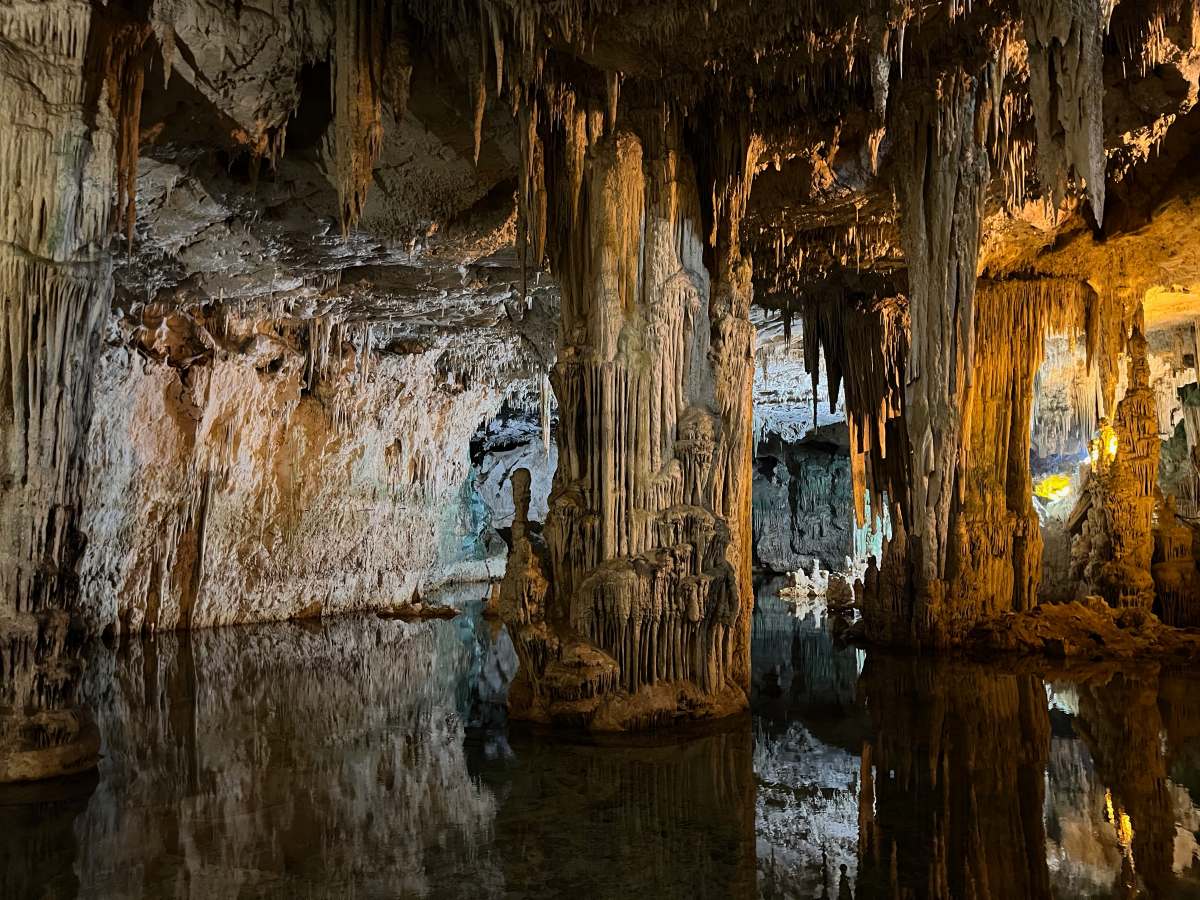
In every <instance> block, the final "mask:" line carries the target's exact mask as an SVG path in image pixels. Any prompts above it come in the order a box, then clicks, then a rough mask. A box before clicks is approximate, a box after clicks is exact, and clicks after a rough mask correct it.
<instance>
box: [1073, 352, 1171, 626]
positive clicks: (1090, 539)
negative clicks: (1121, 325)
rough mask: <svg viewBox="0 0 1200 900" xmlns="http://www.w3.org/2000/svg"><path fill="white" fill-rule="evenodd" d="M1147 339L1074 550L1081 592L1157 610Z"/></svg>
mask: <svg viewBox="0 0 1200 900" xmlns="http://www.w3.org/2000/svg"><path fill="white" fill-rule="evenodd" d="M1149 374H1150V369H1149V366H1148V365H1147V362H1146V339H1145V338H1144V337H1142V334H1141V332H1140V331H1137V330H1136V329H1135V331H1134V333H1133V335H1132V336H1131V337H1130V339H1129V384H1128V387H1127V389H1126V392H1125V396H1124V397H1123V398H1122V400H1121V402H1120V403H1118V404H1117V411H1116V416H1115V418H1114V421H1113V424H1112V426H1111V427H1109V426H1108V425H1107V423H1103V424H1102V425H1101V428H1100V434H1099V436H1098V437H1097V438H1096V440H1095V441H1094V442H1093V445H1092V450H1091V461H1092V469H1091V476H1090V478H1089V479H1088V483H1087V489H1086V492H1085V496H1084V497H1082V498H1081V500H1080V503H1081V505H1085V506H1084V507H1083V508H1084V509H1085V510H1086V515H1087V520H1086V522H1085V523H1084V525H1083V530H1082V533H1081V534H1080V535H1079V536H1078V537H1077V538H1076V539H1075V542H1074V544H1073V545H1072V549H1071V552H1072V557H1073V559H1074V560H1075V565H1074V570H1075V571H1074V574H1075V575H1076V577H1078V578H1080V579H1081V582H1082V584H1081V590H1085V591H1087V592H1088V593H1093V594H1098V595H1100V596H1102V597H1103V598H1104V599H1105V600H1107V601H1108V602H1109V604H1111V605H1112V606H1116V607H1134V608H1137V609H1145V610H1149V609H1150V608H1151V607H1152V605H1153V603H1154V581H1153V578H1152V576H1151V561H1152V558H1153V555H1154V533H1153V528H1154V505H1155V494H1156V493H1157V491H1158V487H1157V484H1158V456H1159V448H1160V446H1161V441H1160V440H1159V437H1158V422H1157V418H1156V409H1155V401H1154V392H1153V391H1151V390H1150V385H1149Z"/></svg>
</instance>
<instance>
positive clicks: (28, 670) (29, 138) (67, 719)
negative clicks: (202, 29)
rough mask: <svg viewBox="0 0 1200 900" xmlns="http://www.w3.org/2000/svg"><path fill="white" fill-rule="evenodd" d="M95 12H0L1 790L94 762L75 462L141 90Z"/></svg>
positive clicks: (20, 8) (69, 6)
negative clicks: (78, 632)
mask: <svg viewBox="0 0 1200 900" xmlns="http://www.w3.org/2000/svg"><path fill="white" fill-rule="evenodd" d="M96 15H97V14H96V13H94V12H93V10H92V7H90V6H89V5H87V4H81V3H69V2H65V0H63V2H47V3H36V4H34V3H19V4H10V5H5V6H3V7H0V38H2V39H3V42H4V44H5V46H6V47H7V48H9V52H7V53H6V54H5V55H4V60H3V63H2V64H0V126H2V127H3V132H4V135H5V137H4V150H3V152H2V153H0V184H3V185H4V189H3V191H0V295H2V297H3V304H2V305H3V309H2V311H0V782H4V781H22V780H31V779H35V778H43V777H47V776H50V775H58V774H65V773H70V772H75V771H79V770H81V769H84V768H87V767H90V766H92V765H94V764H95V761H96V757H97V754H98V751H99V738H98V736H97V734H96V731H95V726H94V725H93V724H92V722H91V720H90V717H89V716H87V715H86V714H85V713H83V712H82V711H81V710H79V709H78V708H77V707H76V706H75V703H74V697H73V695H74V691H75V686H76V681H77V677H78V662H77V660H76V658H75V654H74V653H73V652H72V650H71V645H72V642H71V640H70V630H71V624H72V623H71V612H72V606H73V601H74V597H75V594H76V591H77V585H76V581H75V563H76V560H77V558H78V556H79V553H80V550H81V549H82V540H81V536H80V534H79V530H78V524H79V523H78V516H79V498H80V469H81V465H80V463H81V460H82V454H81V452H80V451H81V447H82V444H83V439H84V435H85V433H86V430H87V425H88V421H89V418H90V415H91V390H90V386H91V374H92V373H91V370H92V364H93V361H94V357H95V353H96V348H97V345H98V342H99V330H100V325H101V321H102V314H103V313H104V311H105V310H106V309H107V307H108V305H109V302H110V298H111V295H112V274H111V273H112V262H111V259H110V257H109V255H108V253H107V252H106V249H105V248H106V245H107V242H108V237H109V233H108V229H109V225H108V223H109V219H110V213H111V211H112V210H111V207H112V204H113V198H114V196H115V195H116V191H115V190H114V188H115V184H114V177H115V175H116V172H117V168H118V163H119V162H120V161H122V160H128V156H127V153H128V146H127V144H128V135H129V133H130V131H131V126H130V122H131V121H132V122H133V126H132V128H133V129H136V120H137V107H138V102H137V97H138V96H139V95H140V83H137V79H136V78H134V79H128V78H126V68H127V63H128V59H129V57H130V55H131V54H133V53H135V52H136V49H137V46H138V44H137V41H136V40H131V39H129V38H130V34H129V32H128V31H127V30H126V29H125V28H124V27H123V26H122V25H121V23H119V22H117V23H111V22H105V23H104V24H103V25H101V24H100V23H98V22H94V21H93V18H94V16H96ZM127 88H129V89H131V94H124V93H122V92H123V91H124V90H125V89H127ZM30 123H37V126H36V127H33V126H32V125H31V124H30ZM118 134H119V136H120V138H121V142H120V144H118V140H117V138H118ZM134 140H136V138H134ZM134 156H135V158H136V151H134Z"/></svg>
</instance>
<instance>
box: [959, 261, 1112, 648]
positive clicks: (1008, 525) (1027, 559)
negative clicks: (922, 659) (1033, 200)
mask: <svg viewBox="0 0 1200 900" xmlns="http://www.w3.org/2000/svg"><path fill="white" fill-rule="evenodd" d="M1089 294H1090V291H1089V289H1088V288H1087V287H1086V286H1085V285H1083V284H1081V283H1079V282H1074V281H1059V280H1053V279H1037V280H1010V281H1003V282H981V283H980V284H979V286H978V292H977V301H976V305H975V352H974V359H973V362H972V369H973V376H972V381H971V388H970V391H969V393H968V396H967V400H966V408H965V411H964V424H963V434H964V437H963V444H962V448H961V450H960V453H959V460H958V468H959V475H958V481H957V485H956V490H957V497H956V504H957V507H958V508H957V512H956V514H955V516H954V519H955V521H956V523H957V524H956V529H955V535H954V537H953V539H954V543H953V544H952V547H951V559H950V570H951V577H952V583H953V584H954V587H955V593H956V595H958V596H959V597H961V598H962V599H961V601H960V603H959V604H958V610H957V611H956V615H955V617H954V620H955V621H957V622H959V623H961V625H962V627H964V628H968V629H969V628H970V627H972V626H973V625H975V624H976V623H977V622H978V621H981V620H984V619H988V618H992V617H995V616H996V615H998V614H1000V613H1003V612H1006V611H1010V610H1024V609H1029V608H1031V607H1032V606H1034V605H1036V603H1037V595H1038V586H1039V583H1040V581H1041V557H1042V543H1041V532H1040V529H1039V524H1038V518H1037V514H1036V512H1035V511H1034V508H1033V500H1032V474H1031V471H1030V464H1029V452H1030V442H1031V428H1030V423H1031V417H1032V410H1033V385H1034V381H1035V378H1036V373H1037V370H1038V367H1039V366H1040V364H1041V360H1042V355H1043V348H1044V346H1045V339H1046V335H1047V334H1049V333H1051V332H1059V331H1074V330H1076V329H1077V328H1078V327H1079V326H1080V324H1081V323H1082V321H1083V310H1084V304H1085V302H1086V299H1087V297H1088V295H1089Z"/></svg>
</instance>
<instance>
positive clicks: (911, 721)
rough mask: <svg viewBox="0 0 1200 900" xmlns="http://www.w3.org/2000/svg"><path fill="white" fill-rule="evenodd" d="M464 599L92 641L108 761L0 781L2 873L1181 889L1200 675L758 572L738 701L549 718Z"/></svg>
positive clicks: (649, 889) (103, 893)
mask: <svg viewBox="0 0 1200 900" xmlns="http://www.w3.org/2000/svg"><path fill="white" fill-rule="evenodd" d="M480 611H481V603H480V602H479V601H471V602H470V603H469V604H468V605H467V608H466V610H465V612H464V613H463V614H462V615H460V616H459V617H458V618H456V619H453V620H438V621H425V622H404V621H397V620H383V619H380V618H377V617H374V616H364V617H343V618H338V619H333V620H327V621H324V622H321V623H319V624H311V623H296V622H292V623H282V624H275V625H262V626H252V627H236V628H224V629H212V630H206V631H197V632H194V633H191V634H186V633H180V634H162V635H159V636H157V638H155V639H152V640H142V641H133V642H128V643H126V644H125V645H123V646H120V647H108V646H105V645H103V644H97V645H95V646H94V647H92V648H91V651H90V664H89V667H88V675H87V680H86V685H85V692H86V696H87V700H88V702H89V703H90V704H91V705H92V707H93V709H94V710H95V712H96V716H97V719H98V721H99V723H100V728H101V732H102V735H103V743H104V747H103V753H104V755H103V759H102V761H101V764H100V768H99V771H98V773H95V774H93V775H90V776H88V777H86V778H79V779H73V780H71V781H67V782H58V783H53V784H42V785H38V786H27V787H24V788H8V789H6V790H5V792H4V793H2V794H0V819H2V820H3V822H4V828H2V829H0V872H2V873H3V881H2V883H0V896H3V897H14V898H15V897H21V898H23V897H60V896H61V897H70V896H88V897H143V896H144V897H176V896H189V897H225V896H254V897H276V896H278V897H331V896H339V897H341V896H346V897H350V896H353V897H396V896H404V897H407V896H414V897H491V896H501V895H504V896H511V897H526V896H529V897H534V896H537V897H542V896H546V897H560V896H571V895H575V896H578V897H628V896H638V895H641V896H645V897H753V896H760V897H821V896H830V897H846V896H853V897H874V896H891V895H893V893H894V891H893V888H895V887H897V886H898V887H900V888H901V889H902V890H906V891H908V892H910V893H908V894H906V895H908V896H935V895H936V896H962V895H963V894H964V893H966V892H967V891H968V890H969V887H968V886H969V885H975V886H978V885H980V884H982V883H984V882H986V883H989V884H990V888H989V893H987V894H979V896H984V895H987V896H991V897H1014V898H1015V897H1027V896H1045V897H1050V896H1054V897H1079V896H1086V897H1110V896H1111V897H1131V896H1182V897H1187V896H1200V865H1198V858H1200V847H1198V845H1197V839H1196V836H1197V833H1200V806H1197V804H1196V802H1194V800H1193V798H1197V799H1200V689H1198V688H1200V681H1198V680H1197V679H1195V678H1190V677H1187V676H1185V675H1183V674H1175V673H1172V672H1168V671H1165V670H1159V669H1157V668H1145V667H1143V668H1140V669H1138V670H1136V671H1124V672H1122V671H1116V670H1101V671H1089V673H1088V674H1087V675H1086V676H1083V675H1080V676H1075V675H1072V676H1069V679H1074V680H1068V678H1067V677H1064V676H1053V675H1046V674H1038V673H1031V672H1029V671H1023V672H1014V671H1011V670H1006V669H1004V668H1003V666H1002V665H1001V664H995V665H990V666H984V665H979V664H973V663H965V662H953V663H951V662H933V661H928V660H925V661H921V660H915V659H902V658H896V657H887V656H883V655H878V654H874V653H871V652H867V653H864V652H863V651H861V650H855V649H853V648H850V649H837V648H835V647H834V645H833V642H832V641H831V639H830V638H829V636H828V634H827V632H826V629H825V628H824V627H823V626H822V625H821V624H819V623H818V621H817V620H816V618H815V617H814V616H811V615H809V616H801V617H797V616H796V615H795V614H794V613H793V612H792V611H791V610H789V608H788V607H786V606H785V605H784V604H783V602H782V601H780V600H779V599H778V596H777V595H776V594H775V593H774V592H773V591H772V590H771V589H770V588H769V586H763V587H762V588H761V589H760V592H759V597H758V607H757V609H756V612H755V631H754V646H753V659H754V689H753V697H752V703H753V714H752V715H751V716H746V717H742V718H738V719H735V720H731V721H727V722H725V723H722V724H721V725H719V726H716V727H713V728H711V729H708V730H706V731H704V732H703V733H699V734H695V733H693V734H688V735H687V736H685V737H682V738H680V737H675V736H672V737H666V736H658V737H655V738H639V739H628V740H615V739H610V740H607V741H603V742H596V741H588V740H584V739H564V738H554V739H552V738H550V737H549V736H547V735H544V734H534V733H531V732H529V731H528V730H527V729H524V728H521V727H518V726H516V725H515V724H509V723H507V722H506V721H505V715H504V692H505V688H506V685H507V683H508V681H509V680H510V679H511V677H512V675H513V672H514V670H515V666H516V660H515V655H514V653H513V649H512V645H511V642H510V641H509V640H508V637H507V635H506V634H505V633H504V631H503V629H502V628H501V627H500V626H498V625H496V624H494V623H491V622H489V621H486V620H485V619H483V618H482V616H481V615H480Z"/></svg>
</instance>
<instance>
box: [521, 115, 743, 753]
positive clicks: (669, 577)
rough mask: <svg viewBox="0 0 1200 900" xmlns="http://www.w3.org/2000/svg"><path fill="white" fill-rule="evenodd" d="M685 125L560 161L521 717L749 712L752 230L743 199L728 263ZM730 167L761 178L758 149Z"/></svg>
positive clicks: (640, 720)
mask: <svg viewBox="0 0 1200 900" xmlns="http://www.w3.org/2000/svg"><path fill="white" fill-rule="evenodd" d="M661 124H662V123H661V122H660V125H661ZM674 128H675V126H667V127H665V128H663V130H662V131H661V132H659V133H658V134H655V135H654V137H653V138H651V139H645V138H643V137H641V136H639V135H638V134H636V133H635V132H634V131H632V130H629V129H619V130H616V131H615V132H610V133H609V134H607V135H605V136H604V137H602V138H601V139H599V140H596V141H593V142H592V143H591V145H590V146H587V147H586V148H583V147H580V153H579V155H577V156H574V155H567V156H566V158H565V159H564V160H563V161H561V163H560V162H559V161H556V160H555V159H553V158H550V159H547V160H546V165H547V168H549V169H553V167H554V166H556V165H560V164H561V165H562V166H563V168H564V170H565V172H552V175H551V178H549V179H547V180H549V181H551V182H552V183H554V184H558V185H562V186H566V185H570V184H572V183H573V184H574V185H575V192H574V193H571V192H568V194H567V196H566V197H557V198H551V199H552V201H553V202H552V204H551V208H552V209H557V210H559V212H557V213H555V215H563V214H567V215H570V217H571V225H570V227H567V228H565V230H563V231H561V232H560V231H559V230H560V229H563V228H564V225H565V224H566V223H563V222H556V221H552V225H553V226H555V227H552V228H551V241H552V243H551V246H550V254H551V258H552V266H553V268H554V269H555V270H556V275H557V276H558V277H559V279H560V282H561V284H562V289H563V303H562V331H561V348H560V350H559V354H558V362H557V364H556V365H555V367H554V371H553V375H552V379H553V383H554V388H555V393H556V395H557V398H558V408H559V428H558V442H559V466H558V470H557V472H556V474H555V478H554V489H553V492H552V494H551V498H550V509H549V513H548V516H547V520H546V525H545V531H544V548H543V549H541V550H540V552H539V549H537V548H535V547H534V546H533V538H532V536H530V535H529V534H528V532H527V529H526V527H525V525H524V524H518V522H517V521H515V522H514V528H513V531H514V534H513V538H514V540H513V551H512V554H511V556H510V558H509V567H508V573H507V575H506V577H505V582H504V585H503V588H502V609H503V614H504V617H505V619H506V621H507V622H508V624H509V626H510V628H511V629H512V631H513V633H514V642H515V644H516V647H517V651H518V653H519V654H520V656H521V660H522V670H521V675H520V676H519V679H520V681H519V683H518V685H517V686H516V687H514V691H513V699H512V700H511V702H510V706H511V707H512V711H513V712H514V714H516V715H518V716H522V717H527V718H531V719H535V720H539V721H551V722H560V723H573V724H585V725H588V726H590V727H593V728H596V729H623V728H629V727H638V726H644V725H649V724H652V723H656V722H663V721H670V720H674V719H677V718H693V717H710V716H718V715H724V714H729V713H732V712H736V711H738V710H740V709H743V708H744V707H745V705H746V696H747V690H748V678H749V627H750V610H751V606H752V593H751V586H750V583H749V575H750V557H751V550H750V537H751V507H750V487H751V477H752V473H751V465H750V464H751V443H750V442H751V430H752V419H751V403H750V386H751V377H752V366H753V352H754V335H753V329H752V327H751V325H750V323H749V320H748V310H749V302H750V296H749V294H750V288H749V266H748V264H747V262H746V261H745V260H743V259H742V257H741V255H740V253H739V251H738V249H737V243H736V227H737V226H736V223H737V215H738V209H737V206H738V202H739V199H740V197H741V196H743V192H742V191H741V190H740V189H738V188H736V187H735V189H734V190H733V191H732V192H731V194H730V195H728V200H729V202H728V203H727V204H717V207H718V208H717V209H716V211H715V213H714V218H715V224H714V226H713V227H714V231H713V235H714V236H715V242H714V243H715V250H714V251H713V252H714V256H715V262H709V261H708V260H706V256H705V255H706V247H705V241H704V228H703V225H702V219H703V216H702V209H701V199H700V198H701V196H702V195H701V193H700V190H699V189H698V177H697V172H696V166H694V164H693V162H692V160H691V158H689V156H688V154H687V153H686V152H685V151H684V150H683V148H682V145H681V143H680V141H679V139H678V137H677V135H676V134H675V132H674ZM568 146H570V142H568ZM744 154H745V151H744V150H743V159H744V158H745V157H744ZM731 178H732V183H733V184H735V185H736V186H740V185H741V184H743V183H745V182H746V181H747V180H748V174H747V172H746V166H745V163H744V162H743V163H742V165H741V166H737V167H735V169H734V170H732V172H731ZM541 208H543V209H544V208H546V207H545V206H544V205H543V206H542V207H541ZM568 211H569V212H568ZM555 234H561V237H559V238H558V239H555V238H554V235H555ZM514 501H515V503H516V506H517V509H518V513H519V514H520V511H521V510H522V509H523V504H524V503H527V479H524V480H523V479H522V478H520V477H518V478H517V479H515V480H514ZM520 518H521V516H520V515H519V516H518V520H519V519H520Z"/></svg>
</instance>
